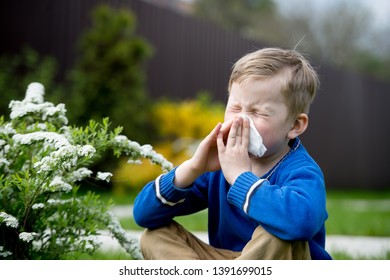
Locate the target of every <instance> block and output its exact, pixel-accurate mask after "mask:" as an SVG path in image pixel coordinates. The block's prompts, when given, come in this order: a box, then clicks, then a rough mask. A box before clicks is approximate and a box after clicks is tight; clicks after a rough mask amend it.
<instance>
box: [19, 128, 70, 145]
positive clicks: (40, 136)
mask: <svg viewBox="0 0 390 280" xmlns="http://www.w3.org/2000/svg"><path fill="white" fill-rule="evenodd" d="M12 139H13V140H14V141H15V142H16V143H19V144H23V145H30V144H32V143H34V142H37V141H45V142H46V143H49V144H53V145H54V147H55V148H56V149H58V148H60V147H62V146H69V145H70V143H69V141H68V139H66V138H65V137H64V136H63V135H61V134H59V133H55V132H46V131H36V132H31V133H26V134H15V135H14V136H12Z"/></svg>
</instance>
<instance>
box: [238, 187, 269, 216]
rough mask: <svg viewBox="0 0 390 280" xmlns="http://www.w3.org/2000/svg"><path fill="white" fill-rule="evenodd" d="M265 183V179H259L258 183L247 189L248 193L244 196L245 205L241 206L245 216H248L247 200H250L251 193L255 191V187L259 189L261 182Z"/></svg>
mask: <svg viewBox="0 0 390 280" xmlns="http://www.w3.org/2000/svg"><path fill="white" fill-rule="evenodd" d="M264 181H265V179H260V180H259V181H257V182H256V183H254V184H253V185H252V186H251V187H250V188H249V191H248V192H247V194H246V198H245V203H244V206H243V210H244V212H245V213H246V214H248V207H249V199H250V198H251V196H252V193H253V192H254V191H255V190H256V189H257V187H259V186H260V185H261V184H262V183H263V182H264Z"/></svg>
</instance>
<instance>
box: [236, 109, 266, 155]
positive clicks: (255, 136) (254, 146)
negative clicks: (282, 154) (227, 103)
mask: <svg viewBox="0 0 390 280" xmlns="http://www.w3.org/2000/svg"><path fill="white" fill-rule="evenodd" d="M241 116H242V117H243V118H245V119H248V120H249V125H250V134H249V146H248V151H249V153H251V154H252V155H254V156H256V157H261V156H263V155H264V153H265V152H266V151H267V148H266V147H265V146H264V144H263V138H262V137H261V135H260V133H259V132H258V131H257V129H256V127H255V125H254V123H253V120H252V119H251V118H250V117H248V116H247V115H244V114H241Z"/></svg>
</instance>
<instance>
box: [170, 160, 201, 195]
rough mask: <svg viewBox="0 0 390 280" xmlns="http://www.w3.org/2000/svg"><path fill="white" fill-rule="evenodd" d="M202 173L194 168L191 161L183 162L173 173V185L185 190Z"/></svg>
mask: <svg viewBox="0 0 390 280" xmlns="http://www.w3.org/2000/svg"><path fill="white" fill-rule="evenodd" d="M201 174H202V172H201V171H200V170H199V169H198V168H196V167H195V166H194V164H193V162H192V160H191V159H189V160H186V161H185V162H183V163H182V164H181V165H180V166H179V167H178V168H177V169H176V172H175V179H174V185H175V187H176V188H187V187H188V186H190V185H191V184H192V183H193V182H194V181H195V179H196V178H198V177H199V176H200V175H201Z"/></svg>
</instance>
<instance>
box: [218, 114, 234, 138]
mask: <svg viewBox="0 0 390 280" xmlns="http://www.w3.org/2000/svg"><path fill="white" fill-rule="evenodd" d="M233 121H234V118H233V119H230V120H228V121H226V122H224V123H223V124H222V127H221V130H222V132H223V133H224V135H225V134H226V135H227V134H228V132H229V130H230V128H231V127H232V124H233Z"/></svg>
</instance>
